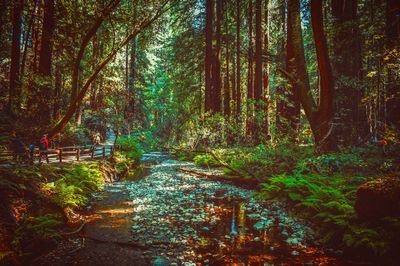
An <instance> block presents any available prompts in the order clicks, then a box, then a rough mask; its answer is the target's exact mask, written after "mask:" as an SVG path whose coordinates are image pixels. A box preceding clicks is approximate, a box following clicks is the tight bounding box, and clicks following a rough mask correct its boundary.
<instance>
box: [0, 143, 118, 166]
mask: <svg viewBox="0 0 400 266" xmlns="http://www.w3.org/2000/svg"><path fill="white" fill-rule="evenodd" d="M113 153H114V145H111V144H100V145H84V146H68V147H59V148H54V149H48V150H47V153H41V152H40V151H39V149H35V152H34V154H33V160H32V158H30V154H29V151H26V153H22V154H15V153H13V152H12V151H10V150H1V151H0V164H10V163H13V162H14V163H28V162H31V163H32V162H33V163H36V162H46V161H47V160H46V156H47V158H48V162H49V163H70V162H74V161H75V162H77V161H87V160H98V159H104V158H107V157H110V156H111V155H112V154H113Z"/></svg>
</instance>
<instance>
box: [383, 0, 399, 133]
mask: <svg viewBox="0 0 400 266" xmlns="http://www.w3.org/2000/svg"><path fill="white" fill-rule="evenodd" d="M399 14H400V1H398V0H388V1H387V4H386V58H387V59H388V60H387V67H386V68H387V86H386V99H387V100H386V121H387V123H388V124H389V125H390V126H391V127H392V128H394V129H395V130H396V131H397V133H398V135H400V78H399V75H398V72H397V75H396V71H397V70H396V65H398V62H399V57H398V56H399V51H400V18H399Z"/></svg>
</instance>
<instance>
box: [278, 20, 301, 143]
mask: <svg viewBox="0 0 400 266" xmlns="http://www.w3.org/2000/svg"><path fill="white" fill-rule="evenodd" d="M287 23H288V24H289V23H292V22H291V14H290V13H288V17H287ZM291 35H292V28H291V27H288V29H287V42H286V65H285V68H286V71H287V72H288V73H291V74H292V75H295V62H294V60H295V59H294V51H293V42H292V39H291V38H290V36H291ZM284 95H285V96H283V97H284V103H283V110H282V116H283V117H284V119H285V129H284V130H283V132H285V133H286V135H287V136H288V137H289V138H290V139H292V140H294V141H295V140H297V139H298V133H299V132H298V131H299V125H300V99H299V88H298V86H297V84H294V83H292V84H291V85H290V86H289V87H287V88H286V91H285V93H284Z"/></svg>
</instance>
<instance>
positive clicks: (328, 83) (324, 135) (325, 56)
mask: <svg viewBox="0 0 400 266" xmlns="http://www.w3.org/2000/svg"><path fill="white" fill-rule="evenodd" d="M311 24H312V29H313V33H314V41H315V48H316V53H317V61H318V72H319V80H320V99H319V108H318V113H317V115H316V117H315V119H316V120H317V123H318V127H317V135H320V137H319V138H318V142H317V143H318V145H320V146H321V149H322V150H324V151H328V150H333V149H335V148H336V144H335V141H334V138H333V136H334V135H333V134H332V133H331V131H332V127H333V124H332V123H333V112H334V110H333V99H334V83H333V78H332V70H331V64H330V60H329V53H328V46H327V42H326V37H325V32H324V19H323V11H322V1H320V0H311Z"/></svg>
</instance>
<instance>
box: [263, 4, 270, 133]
mask: <svg viewBox="0 0 400 266" xmlns="http://www.w3.org/2000/svg"><path fill="white" fill-rule="evenodd" d="M264 51H265V53H267V54H269V0H264ZM263 87H264V94H263V102H264V114H263V116H264V119H263V125H262V131H263V133H264V134H265V135H266V136H270V134H269V98H270V95H269V94H270V87H269V59H267V60H265V61H264V76H263Z"/></svg>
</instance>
